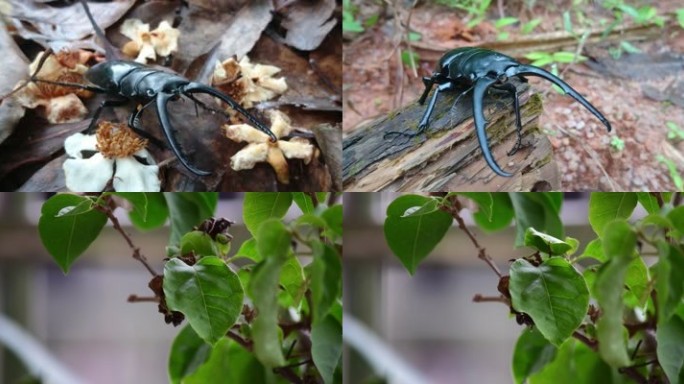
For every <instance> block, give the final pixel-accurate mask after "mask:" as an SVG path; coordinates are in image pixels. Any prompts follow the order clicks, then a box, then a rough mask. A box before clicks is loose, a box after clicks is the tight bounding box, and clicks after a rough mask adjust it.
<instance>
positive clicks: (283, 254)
mask: <svg viewBox="0 0 684 384" xmlns="http://www.w3.org/2000/svg"><path fill="white" fill-rule="evenodd" d="M288 206H289V205H288ZM255 237H256V239H257V250H258V252H259V254H260V255H261V258H262V259H263V261H262V262H261V263H259V265H257V267H256V268H255V269H254V270H253V272H252V278H251V279H250V282H249V292H250V295H251V297H252V301H253V302H254V307H255V308H256V310H257V312H258V315H257V316H256V318H255V319H254V322H253V323H252V333H253V337H254V354H255V355H256V357H257V359H259V361H260V362H261V363H262V364H264V365H265V366H266V367H269V368H273V367H277V366H281V365H284V364H285V358H284V357H283V352H282V348H281V342H280V334H279V328H278V292H279V285H280V272H281V270H282V267H283V265H284V264H285V263H286V262H287V258H288V255H289V254H290V252H291V244H290V242H291V241H292V235H291V234H290V232H288V230H287V228H285V225H284V224H283V223H282V222H281V221H280V220H278V219H268V220H266V221H263V222H262V223H261V225H260V226H259V229H258V231H257V234H256V236H255Z"/></svg>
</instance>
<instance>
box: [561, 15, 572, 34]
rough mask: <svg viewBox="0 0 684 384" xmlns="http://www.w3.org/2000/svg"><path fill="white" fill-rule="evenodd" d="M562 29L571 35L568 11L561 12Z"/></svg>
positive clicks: (570, 21)
mask: <svg viewBox="0 0 684 384" xmlns="http://www.w3.org/2000/svg"><path fill="white" fill-rule="evenodd" d="M563 28H564V29H565V32H567V33H570V34H572V20H571V19H570V12H568V11H565V12H563Z"/></svg>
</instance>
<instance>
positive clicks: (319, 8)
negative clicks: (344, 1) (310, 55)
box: [283, 0, 337, 51]
mask: <svg viewBox="0 0 684 384" xmlns="http://www.w3.org/2000/svg"><path fill="white" fill-rule="evenodd" d="M334 10H335V1H334V0H319V1H316V2H304V1H300V2H297V3H296V4H294V5H292V7H291V8H290V10H289V12H288V13H287V16H286V19H285V21H284V22H283V27H285V29H287V35H285V42H286V43H287V44H289V45H291V46H293V47H295V48H297V49H301V50H302V51H312V50H314V49H316V48H318V46H319V45H320V44H321V42H322V41H323V39H324V38H325V36H326V35H327V34H328V32H330V31H331V30H332V29H333V27H334V26H335V24H337V20H336V19H331V16H332V13H333V11H334Z"/></svg>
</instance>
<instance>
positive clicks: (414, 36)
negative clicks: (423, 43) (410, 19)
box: [408, 32, 423, 41]
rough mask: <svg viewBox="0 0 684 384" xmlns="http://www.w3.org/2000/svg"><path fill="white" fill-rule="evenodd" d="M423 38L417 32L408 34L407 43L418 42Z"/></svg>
mask: <svg viewBox="0 0 684 384" xmlns="http://www.w3.org/2000/svg"><path fill="white" fill-rule="evenodd" d="M422 37H423V36H422V35H421V34H420V33H418V32H409V33H408V41H420V39H421V38H422Z"/></svg>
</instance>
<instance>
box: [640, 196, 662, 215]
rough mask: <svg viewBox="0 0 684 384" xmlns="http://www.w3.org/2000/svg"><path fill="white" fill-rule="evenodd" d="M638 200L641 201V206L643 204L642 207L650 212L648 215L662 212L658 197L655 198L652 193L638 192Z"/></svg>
mask: <svg viewBox="0 0 684 384" xmlns="http://www.w3.org/2000/svg"><path fill="white" fill-rule="evenodd" d="M656 193H657V192H656ZM637 199H638V200H639V204H641V206H642V207H644V209H645V210H646V212H648V213H659V212H660V206H659V205H658V199H656V197H655V196H653V194H652V193H650V192H637Z"/></svg>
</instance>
